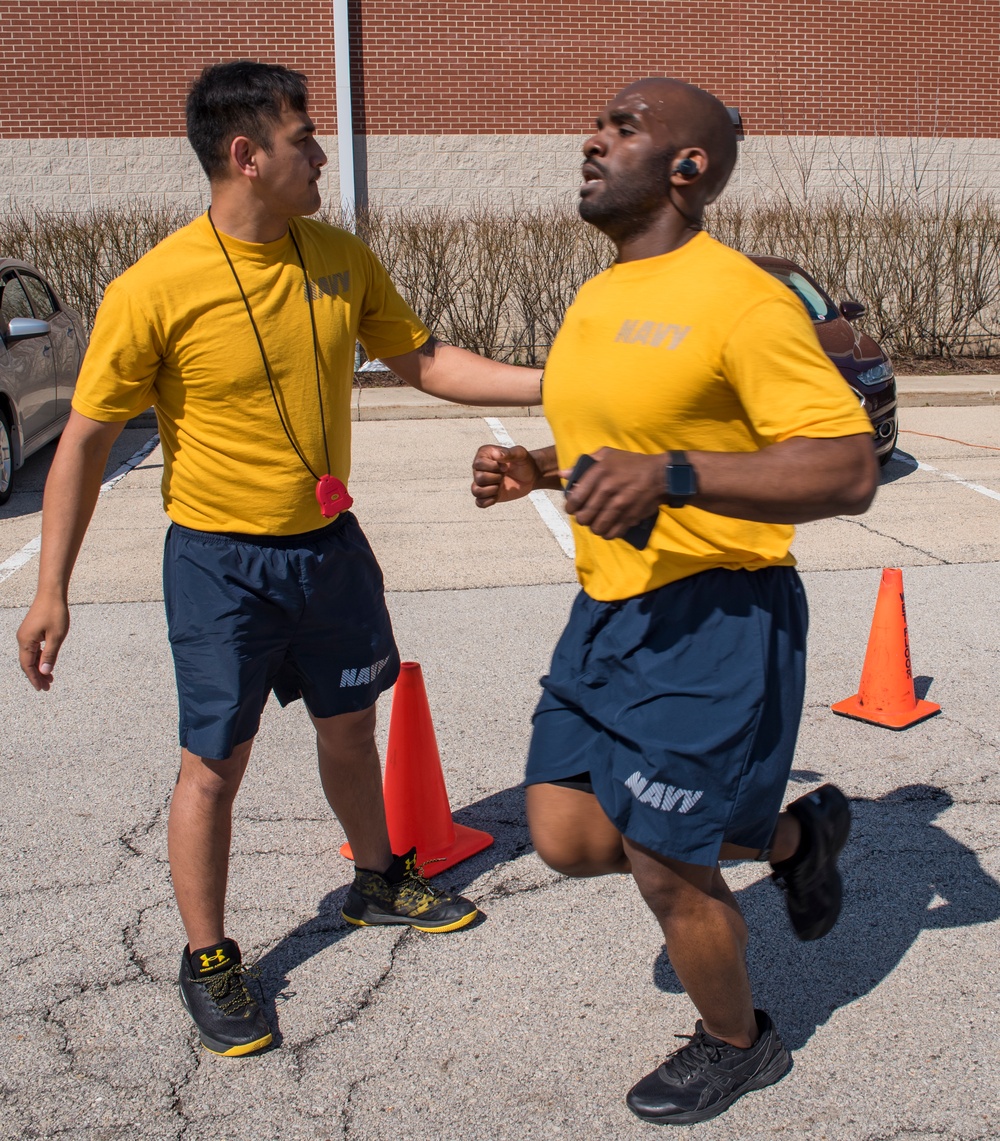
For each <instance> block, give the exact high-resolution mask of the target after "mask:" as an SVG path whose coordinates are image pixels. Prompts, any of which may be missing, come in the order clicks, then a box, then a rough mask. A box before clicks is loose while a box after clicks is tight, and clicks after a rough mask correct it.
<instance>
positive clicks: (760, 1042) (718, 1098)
mask: <svg viewBox="0 0 1000 1141" xmlns="http://www.w3.org/2000/svg"><path fill="white" fill-rule="evenodd" d="M754 1013H755V1014H756V1016H757V1029H758V1031H759V1034H758V1037H757V1041H756V1042H754V1044H753V1045H752V1046H750V1047H749V1048H748V1049H746V1050H741V1049H740V1048H739V1047H738V1046H730V1045H729V1043H728V1042H723V1041H722V1039H720V1038H714V1037H713V1036H712V1035H711V1034H709V1033H707V1032H706V1030H705V1028H704V1026H703V1025H702V1023H701V1020H700V1019H699V1021H698V1022H696V1023H695V1028H694V1033H693V1034H690V1035H688V1034H678V1035H677V1037H678V1038H687V1039H688V1043H687V1045H686V1046H682V1047H681V1048H680V1049H679V1050H676V1051H675V1052H674V1053H673V1054H671V1055H670V1057H669V1058H667V1060H666V1061H665V1062H664V1063H663V1065H661V1066H658V1067H657V1068H656V1069H655V1070H654V1071H653V1072H652V1073H651V1074H647V1075H646V1076H645V1077H644V1078H643V1079H642V1081H640V1082H637V1083H636V1084H635V1085H634V1086H633V1087H632V1088H631V1089H630V1090H629V1092H628V1096H627V1097H626V1098H625V1102H626V1104H627V1105H628V1107H629V1109H631V1110H632V1112H633V1113H634V1114H635V1115H636V1117H641V1118H642V1119H643V1121H651V1122H653V1123H655V1124H657V1125H694V1124H695V1123H696V1122H698V1121H708V1119H709V1118H711V1117H718V1115H719V1114H720V1113H724V1112H725V1111H726V1110H727V1109H728V1108H729V1107H730V1106H731V1105H732V1104H733V1102H734V1101H735V1100H736V1099H737V1098H738V1097H742V1096H743V1094H745V1093H749V1091H750V1090H755V1089H763V1088H764V1087H765V1086H769V1085H772V1084H773V1083H774V1082H776V1081H778V1079H779V1078H782V1077H784V1075H785V1074H786V1073H788V1069H789V1067H790V1066H791V1059H790V1058H789V1056H788V1051H787V1050H786V1049H785V1047H784V1046H783V1045H782V1044H781V1039H780V1038H779V1037H778V1032H777V1030H775V1028H774V1023H773V1022H772V1021H771V1019H770V1018H769V1017H768V1016H767V1015H766V1014H765V1013H764V1011H763V1010H757V1011H754Z"/></svg>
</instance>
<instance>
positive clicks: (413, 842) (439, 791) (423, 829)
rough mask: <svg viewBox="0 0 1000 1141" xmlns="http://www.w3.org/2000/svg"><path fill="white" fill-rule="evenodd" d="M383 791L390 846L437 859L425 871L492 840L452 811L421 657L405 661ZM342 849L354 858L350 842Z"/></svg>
mask: <svg viewBox="0 0 1000 1141" xmlns="http://www.w3.org/2000/svg"><path fill="white" fill-rule="evenodd" d="M383 795H384V796H385V818H386V823H387V824H388V826H389V842H390V843H391V845H392V850H393V851H394V852H396V853H397V854H402V853H403V852H408V851H409V850H410V849H411V848H414V847H415V848H416V849H417V863H418V864H422V863H424V862H425V861H429V860H433V861H435V862H434V863H432V864H430V866H429V867H427V868H426V869H425V870H424V875H425V876H436V875H437V874H438V872H443V871H445V870H446V869H448V868H450V867H452V866H453V865H454V864H458V863H461V861H462V860H467V859H468V858H469V856H474V855H475V854H476V853H477V852H481V851H482V850H483V849H484V848H488V847H489V846H490V844H492V843H493V837H492V836H491V835H490V834H489V833H488V832H480V831H479V829H477V828H467V827H466V826H465V825H464V824H456V823H455V821H454V820H453V819H452V817H451V806H450V805H449V803H448V790H447V789H446V788H445V785H444V774H443V773H442V772H441V757H440V754H439V753H438V747H437V741H436V740H435V737H434V724H433V722H432V721H431V711H430V706H429V705H428V704H427V693H426V691H425V689H424V677H423V674H422V673H421V670H420V665H419V663H418V662H403V663H402V665H401V666H400V671H399V679H398V681H397V682H396V688H395V690H394V692H393V695H392V713H391V714H390V716H389V744H388V747H387V748H386V753H385V781H384V784H383ZM340 854H341V855H342V856H346V857H347V858H348V859H349V860H350V859H353V858H354V857H353V855H352V854H351V846H350V844H344V845H343V846H342V847H341V849H340Z"/></svg>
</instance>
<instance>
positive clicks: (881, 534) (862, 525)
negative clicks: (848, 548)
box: [837, 515, 952, 567]
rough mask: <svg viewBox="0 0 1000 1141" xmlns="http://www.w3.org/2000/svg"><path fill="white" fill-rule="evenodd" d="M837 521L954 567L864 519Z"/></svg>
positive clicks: (939, 557) (937, 556)
mask: <svg viewBox="0 0 1000 1141" xmlns="http://www.w3.org/2000/svg"><path fill="white" fill-rule="evenodd" d="M837 519H838V521H839V522H841V523H851V524H853V525H854V526H855V527H860V528H861V530H862V531H868V532H869V534H872V535H877V536H878V537H879V538H880V539H889V540H890V541H891V542H893V543H898V544H899V546H901V547H905V548H906V550H908V551H913V552H915V553H916V554H918V555H924V556H926V557H927V558H929V559H934V561H935V562H936V563H937V564H938V565H939V566H946V567H950V566H952V563H951V562H950V561H949V560H948V559H946V558H943V557H942V556H941V555H936V554H934V552H933V551H925V550H924V549H923V547H917V546H915V545H914V544H913V543H904V542H903V540H902V539H899V538H897V537H896V536H895V535H888V534H886V532H885V531H880V530H878V528H877V527H873V526H872V525H871V524H870V523H866V522H865V521H864V520H863V519H856V518H854V516H853V515H838V516H837Z"/></svg>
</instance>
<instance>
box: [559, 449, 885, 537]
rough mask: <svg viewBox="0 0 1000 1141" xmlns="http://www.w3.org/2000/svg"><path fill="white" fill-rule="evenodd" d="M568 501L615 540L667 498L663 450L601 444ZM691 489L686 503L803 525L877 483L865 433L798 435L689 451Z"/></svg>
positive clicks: (856, 506) (857, 507) (866, 498)
mask: <svg viewBox="0 0 1000 1141" xmlns="http://www.w3.org/2000/svg"><path fill="white" fill-rule="evenodd" d="M593 454H594V456H595V458H596V459H597V460H598V463H596V464H594V465H593V466H592V467H591V468H590V469H589V470H588V471H587V472H586V473H585V474H584V475H583V476H582V477H581V478H580V480H579V482H578V483H576V484H575V485H574V487H573V490H572V491H571V492H570V493H569V495H568V496H567V499H566V507H567V510H568V511H569V512H570V513H571V514H572V515H574V516H575V517H576V520H577V522H578V523H580V524H581V525H582V526H584V527H589V528H590V529H591V530H592V531H593V532H594V533H595V534H596V535H600V536H602V537H603V538H609V539H617V538H620V537H621V536H622V535H624V534H625V532H626V531H628V529H629V528H630V527H632V526H634V525H635V524H636V523H638V522H640V521H641V520H643V519H646V518H648V517H649V515H651V514H652V513H653V512H655V511H657V510H658V509H659V508H660V507H661V506H662V505H663V504H664V503H666V502H667V500H668V490H667V478H666V477H667V471H666V468H667V464H668V456H666V455H643V454H640V453H638V452H626V451H620V450H617V449H614V448H599V449H597V451H596V452H594V453H593ZM687 459H688V462H689V463H690V465H691V466H692V467H693V468H694V471H695V476H696V480H697V492H696V494H694V495H692V496H691V497H690V498H687V499H686V500H685V503H687V504H690V506H691V507H700V508H701V509H702V510H704V511H711V512H713V513H714V514H716V515H727V516H730V517H731V518H734V519H747V520H749V521H751V522H756V523H786V524H788V523H790V524H795V523H807V522H810V521H811V520H813V519H827V518H829V517H830V516H833V515H860V514H861V513H862V512H863V511H866V510H867V508H868V505H869V504H870V503H871V501H872V498H873V496H874V494H875V488H876V486H877V485H878V466H877V463H876V460H875V451H874V449H873V448H872V444H871V437H869V436H867V435H864V436H861V435H858V436H844V437H840V438H835V439H809V438H805V437H797V438H795V439H790V440H785V441H784V442H782V443H779V444H773V445H771V446H770V447H767V448H763V449H761V451H759V452H688V453H687Z"/></svg>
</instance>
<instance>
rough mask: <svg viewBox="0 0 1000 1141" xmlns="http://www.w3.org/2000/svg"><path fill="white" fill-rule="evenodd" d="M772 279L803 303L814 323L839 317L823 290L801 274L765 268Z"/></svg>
mask: <svg viewBox="0 0 1000 1141" xmlns="http://www.w3.org/2000/svg"><path fill="white" fill-rule="evenodd" d="M764 268H765V269H766V270H767V272H768V273H769V274H771V276H772V277H776V278H777V279H778V280H779V281H780V282H783V283H784V284H785V285H787V286H788V288H789V289H790V290H791V291H792V292H793V293H794V294H795V296H796V297H797V298H798V299H799V300H800V301H801V302H802V304H803V305H804V306H805V307H806V309H807V310H808V312H809V316H810V317H811V318H812V319H813V320H814V321H832V320H833V319H834V318H835V317H836V316H837V307H836V306H835V305H834V303H833V302H832V301H831V300H830V298H829V297H827V296H826V294H825V293H823V292H822V291H821V290H819V289H817V288H816V286H815V285H813V283H812V282H811V281H810V280H809V279H808V278H807V277H803V276H802V274H801V273H796V272H795V271H794V270H786V269H776V268H772V267H771V266H765V267H764Z"/></svg>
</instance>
